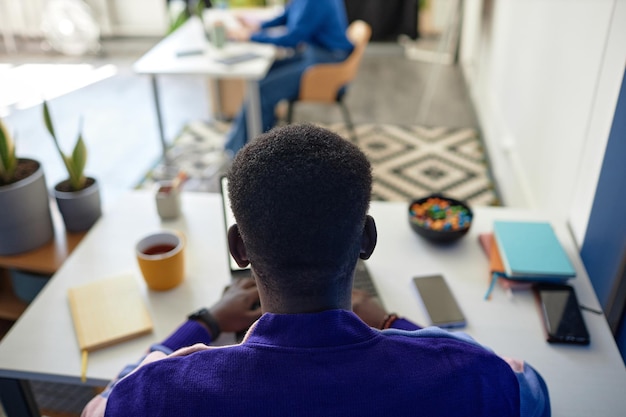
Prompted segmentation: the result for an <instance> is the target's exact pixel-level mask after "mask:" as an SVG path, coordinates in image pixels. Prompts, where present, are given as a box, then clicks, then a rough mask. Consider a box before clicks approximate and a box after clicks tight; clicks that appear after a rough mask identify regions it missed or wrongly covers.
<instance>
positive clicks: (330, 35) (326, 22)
mask: <svg viewBox="0 0 626 417" xmlns="http://www.w3.org/2000/svg"><path fill="white" fill-rule="evenodd" d="M347 22H348V19H347V17H346V10H345V6H344V2H343V0H292V1H291V2H289V3H288V4H287V6H285V10H284V12H283V13H282V14H281V15H280V16H277V17H276V18H274V19H272V20H270V21H267V22H265V23H263V24H262V25H261V28H262V29H268V28H273V27H277V26H285V31H284V32H283V33H281V34H271V33H270V32H268V31H266V30H261V31H260V32H258V33H256V34H254V35H252V37H251V40H252V41H255V42H263V43H272V44H274V45H278V46H283V47H291V48H295V47H297V46H298V45H300V44H303V43H304V44H311V45H314V46H318V47H321V48H324V49H327V50H329V51H348V52H351V51H352V48H353V46H352V44H351V43H350V41H349V40H348V38H347V36H346V29H347V27H348V23H347Z"/></svg>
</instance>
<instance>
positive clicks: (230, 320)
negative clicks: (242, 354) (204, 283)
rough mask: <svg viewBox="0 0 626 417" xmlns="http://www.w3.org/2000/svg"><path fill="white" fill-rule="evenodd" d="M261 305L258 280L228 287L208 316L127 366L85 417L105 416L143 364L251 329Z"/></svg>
mask: <svg viewBox="0 0 626 417" xmlns="http://www.w3.org/2000/svg"><path fill="white" fill-rule="evenodd" d="M258 302H259V293H258V291H257V289H256V285H255V283H254V280H252V279H241V280H238V281H236V282H235V283H234V284H233V285H231V286H229V287H227V288H226V291H225V292H224V294H223V295H222V298H221V299H220V300H219V301H218V302H217V303H216V304H214V305H213V307H211V308H210V309H207V310H206V314H200V315H191V316H197V318H189V319H188V320H187V321H186V322H184V323H183V324H181V325H180V326H179V327H178V328H177V329H176V330H175V331H174V332H173V333H172V334H170V336H169V337H168V338H167V339H165V340H164V341H163V342H162V343H160V344H155V345H152V346H150V348H149V350H148V352H146V354H145V355H144V356H143V357H142V358H141V359H140V360H139V361H138V362H136V363H133V364H130V365H127V366H126V367H124V369H122V371H121V372H120V373H119V374H118V375H117V377H116V378H115V379H114V380H113V381H111V382H110V383H109V384H108V385H107V387H106V389H105V390H104V391H103V392H102V393H100V394H99V395H97V396H96V397H94V398H93V399H92V400H91V401H90V402H89V403H88V404H87V406H86V407H85V409H84V410H83V412H82V414H81V417H103V416H104V411H105V408H106V401H107V399H108V397H109V394H110V392H111V390H113V388H115V385H116V384H117V382H118V381H119V380H121V379H122V378H124V377H125V376H127V375H129V374H131V373H132V372H134V371H135V370H137V369H139V368H140V367H142V366H143V365H145V364H147V363H152V362H155V361H158V360H161V359H164V358H167V357H168V356H170V355H177V356H178V355H187V354H189V353H191V352H193V351H196V350H201V349H205V348H207V345H209V344H210V343H211V342H212V341H214V340H215V339H217V337H219V334H220V333H221V332H222V331H224V332H238V331H241V330H245V329H247V328H248V327H250V325H252V323H253V322H254V321H255V320H257V319H258V318H259V317H260V316H261V309H260V308H255V309H252V307H253V306H254V305H258ZM191 316H190V317H191Z"/></svg>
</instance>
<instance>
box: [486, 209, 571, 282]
mask: <svg viewBox="0 0 626 417" xmlns="http://www.w3.org/2000/svg"><path fill="white" fill-rule="evenodd" d="M493 233H494V237H495V240H496V244H497V246H498V250H499V252H500V256H501V257H502V263H503V264H504V269H505V272H506V275H507V278H511V279H517V280H533V281H535V280H536V281H544V280H552V281H560V280H566V279H568V278H572V277H574V276H576V270H575V269H574V266H573V265H572V263H571V261H570V259H569V257H568V256H567V254H566V253H565V250H564V249H563V246H561V242H559V239H558V238H557V236H556V234H555V233H554V230H553V229H552V226H551V225H550V223H546V222H513V221H496V222H494V226H493Z"/></svg>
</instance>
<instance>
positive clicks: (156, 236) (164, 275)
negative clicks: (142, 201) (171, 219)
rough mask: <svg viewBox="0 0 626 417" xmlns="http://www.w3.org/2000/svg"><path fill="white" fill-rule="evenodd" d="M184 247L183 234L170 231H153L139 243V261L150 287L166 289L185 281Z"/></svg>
mask: <svg viewBox="0 0 626 417" xmlns="http://www.w3.org/2000/svg"><path fill="white" fill-rule="evenodd" d="M184 249H185V239H184V237H183V235H182V234H181V233H177V232H170V231H162V232H157V233H153V234H151V235H148V236H146V237H144V238H143V239H141V240H140V241H139V242H138V243H137V245H136V246H135V253H136V255H137V262H138V263H139V269H140V270H141V274H142V275H143V278H144V280H145V281H146V284H147V285H148V288H150V289H152V290H155V291H166V290H170V289H172V288H174V287H176V286H177V285H179V284H180V283H181V282H183V279H184V278H185V257H184V252H185V251H184Z"/></svg>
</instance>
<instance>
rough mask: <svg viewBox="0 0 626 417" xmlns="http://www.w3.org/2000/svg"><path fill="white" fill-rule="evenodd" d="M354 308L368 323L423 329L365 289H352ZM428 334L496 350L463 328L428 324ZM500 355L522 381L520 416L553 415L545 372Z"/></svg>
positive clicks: (389, 326) (423, 333) (520, 386)
mask: <svg viewBox="0 0 626 417" xmlns="http://www.w3.org/2000/svg"><path fill="white" fill-rule="evenodd" d="M352 311H353V312H354V313H355V314H356V315H357V316H359V317H360V318H361V320H363V321H364V322H365V323H367V324H369V325H370V326H371V327H374V328H377V329H383V330H385V329H395V330H409V331H412V330H420V329H421V327H420V326H418V325H417V324H415V323H413V322H411V321H409V320H407V319H405V318H402V317H398V316H397V315H395V314H389V313H387V311H386V310H385V308H384V307H383V306H381V305H380V303H379V302H378V301H376V300H375V299H374V298H372V297H371V296H370V295H369V294H367V293H366V292H364V291H360V290H353V291H352ZM387 331H390V330H387ZM393 331H394V330H391V332H393ZM425 335H426V336H432V337H452V338H457V339H462V340H464V341H466V342H469V343H472V344H474V345H477V346H481V347H482V348H483V349H486V350H489V351H490V352H493V351H492V350H491V349H489V348H487V347H485V346H482V345H481V344H479V343H478V342H476V341H475V340H474V339H473V338H472V337H471V336H469V335H468V334H466V333H463V332H448V331H446V330H443V329H440V328H438V327H428V328H425V329H422V331H421V332H420V336H425ZM494 354H495V353H494ZM498 356H499V355H498ZM500 358H502V360H504V361H505V362H506V363H507V364H508V365H509V366H510V367H511V369H512V370H513V372H514V374H515V377H516V378H517V381H518V383H519V393H520V416H521V417H549V416H550V396H549V394H548V387H547V385H546V383H545V382H544V380H543V378H542V377H541V375H540V374H539V373H538V372H537V371H536V370H535V369H534V368H533V367H532V366H530V365H529V364H528V363H526V362H524V361H520V360H517V359H511V358H506V357H502V356H500Z"/></svg>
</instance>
